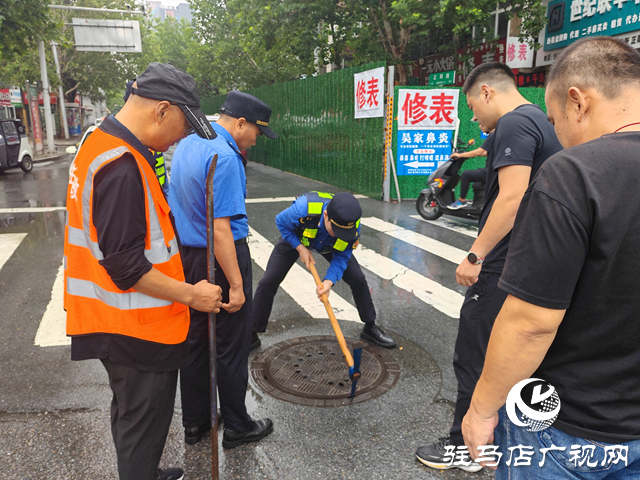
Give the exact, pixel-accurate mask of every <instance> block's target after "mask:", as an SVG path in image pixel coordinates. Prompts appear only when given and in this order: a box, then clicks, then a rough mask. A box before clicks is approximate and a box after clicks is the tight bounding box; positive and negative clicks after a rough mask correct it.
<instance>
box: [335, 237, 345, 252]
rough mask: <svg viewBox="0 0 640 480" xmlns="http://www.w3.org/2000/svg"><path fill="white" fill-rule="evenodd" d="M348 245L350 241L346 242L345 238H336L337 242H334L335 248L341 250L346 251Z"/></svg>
mask: <svg viewBox="0 0 640 480" xmlns="http://www.w3.org/2000/svg"><path fill="white" fill-rule="evenodd" d="M348 245H349V243H348V242H345V241H344V240H340V239H339V238H336V243H334V244H333V248H335V249H336V250H338V251H339V252H344V251H345V250H346V248H347V246H348Z"/></svg>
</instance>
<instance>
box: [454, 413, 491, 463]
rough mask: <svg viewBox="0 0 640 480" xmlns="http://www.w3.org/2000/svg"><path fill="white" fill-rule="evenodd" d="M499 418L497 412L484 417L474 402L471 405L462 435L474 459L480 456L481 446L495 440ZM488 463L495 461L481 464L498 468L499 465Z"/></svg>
mask: <svg viewBox="0 0 640 480" xmlns="http://www.w3.org/2000/svg"><path fill="white" fill-rule="evenodd" d="M498 418H499V417H498V414H497V413H494V414H493V415H491V416H489V417H483V416H482V415H480V414H479V413H478V412H477V411H476V409H475V408H473V403H472V404H471V406H470V407H469V411H468V412H467V414H466V415H465V416H464V418H463V419H462V437H463V438H464V444H465V445H466V446H467V447H468V448H469V456H470V457H471V458H472V459H473V460H475V459H476V458H478V457H479V456H480V450H478V447H479V446H482V445H489V444H491V442H493V431H494V430H495V428H496V427H497V426H498ZM486 463H495V461H490V462H481V463H480V465H482V466H483V467H488V468H491V469H492V470H497V468H498V467H497V465H494V466H487V465H486Z"/></svg>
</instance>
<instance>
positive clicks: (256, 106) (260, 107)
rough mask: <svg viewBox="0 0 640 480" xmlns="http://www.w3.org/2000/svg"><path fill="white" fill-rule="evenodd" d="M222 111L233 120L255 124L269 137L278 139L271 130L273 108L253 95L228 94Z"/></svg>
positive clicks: (235, 91)
mask: <svg viewBox="0 0 640 480" xmlns="http://www.w3.org/2000/svg"><path fill="white" fill-rule="evenodd" d="M220 111H221V112H222V113H224V114H225V115H229V116H230V117H233V118H245V119H246V120H247V122H251V123H255V124H256V125H257V126H258V128H259V129H260V130H261V131H262V133H264V134H265V135H266V136H267V137H269V138H278V135H276V134H275V133H273V130H271V129H270V128H269V118H271V108H270V107H269V105H267V104H266V103H264V102H263V101H262V100H260V99H259V98H256V97H254V96H253V95H249V94H248V93H244V92H238V91H237V90H233V91H231V92H229V93H228V94H227V99H226V100H225V102H224V103H223V104H222V106H221V107H220Z"/></svg>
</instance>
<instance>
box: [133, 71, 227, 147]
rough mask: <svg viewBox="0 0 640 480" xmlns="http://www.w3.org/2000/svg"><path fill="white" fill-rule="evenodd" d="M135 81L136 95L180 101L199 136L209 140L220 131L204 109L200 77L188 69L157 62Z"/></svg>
mask: <svg viewBox="0 0 640 480" xmlns="http://www.w3.org/2000/svg"><path fill="white" fill-rule="evenodd" d="M135 82H136V87H133V86H132V87H131V93H132V94H133V95H138V96H140V97H145V98H151V99H153V100H166V101H168V102H170V103H174V104H176V105H178V106H179V107H180V109H181V110H182V113H184V116H185V117H187V121H188V122H189V124H190V125H191V126H192V127H193V130H194V131H195V132H196V133H197V134H198V136H199V137H202V138H204V139H206V140H213V139H214V138H216V132H214V130H213V127H211V124H210V123H209V122H208V121H207V117H206V116H205V114H204V113H203V112H202V110H201V109H200V96H199V95H198V92H197V91H196V81H195V80H194V79H193V77H192V76H191V75H189V74H188V73H187V72H184V71H182V70H180V69H179V68H176V67H174V66H173V65H171V64H170V63H158V62H153V63H150V64H149V66H148V67H147V69H146V70H145V71H144V73H143V74H142V75H140V76H139V77H138V78H136V79H135Z"/></svg>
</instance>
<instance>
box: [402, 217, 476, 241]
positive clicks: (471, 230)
mask: <svg viewBox="0 0 640 480" xmlns="http://www.w3.org/2000/svg"><path fill="white" fill-rule="evenodd" d="M409 216H410V217H411V218H415V219H416V220H420V221H421V222H426V223H430V224H431V225H435V226H436V227H442V228H447V229H449V230H453V231H454V232H458V233H462V234H463V235H467V236H468V237H473V238H477V237H478V227H476V226H474V225H469V224H468V223H463V222H456V221H455V220H451V219H449V218H443V217H440V218H439V219H437V220H425V219H424V218H422V217H421V216H420V215H409Z"/></svg>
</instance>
